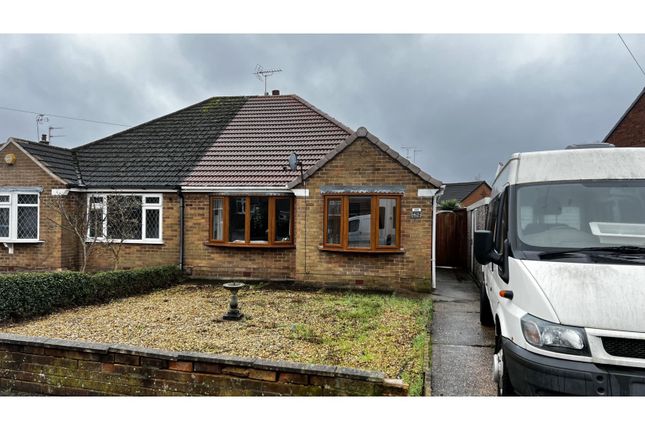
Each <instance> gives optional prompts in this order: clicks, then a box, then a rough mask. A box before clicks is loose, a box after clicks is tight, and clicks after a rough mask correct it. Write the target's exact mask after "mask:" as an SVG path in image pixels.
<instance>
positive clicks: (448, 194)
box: [439, 181, 488, 202]
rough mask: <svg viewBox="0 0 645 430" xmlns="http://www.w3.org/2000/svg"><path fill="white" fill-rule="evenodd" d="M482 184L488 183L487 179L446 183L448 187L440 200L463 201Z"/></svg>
mask: <svg viewBox="0 0 645 430" xmlns="http://www.w3.org/2000/svg"><path fill="white" fill-rule="evenodd" d="M481 184H486V185H488V184H487V183H486V181H474V182H455V183H452V184H445V185H446V188H445V189H444V192H443V194H442V195H441V197H440V198H439V201H440V202H442V201H446V200H457V201H458V202H461V201H462V200H463V199H465V198H466V197H468V196H469V195H470V194H471V193H472V192H473V191H475V190H476V189H477V187H479V186H480V185H481Z"/></svg>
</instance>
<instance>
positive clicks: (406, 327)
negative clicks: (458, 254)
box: [0, 284, 430, 391]
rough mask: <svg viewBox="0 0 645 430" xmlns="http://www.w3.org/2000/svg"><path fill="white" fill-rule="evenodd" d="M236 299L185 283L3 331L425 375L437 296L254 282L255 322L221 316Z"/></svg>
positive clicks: (248, 308)
mask: <svg viewBox="0 0 645 430" xmlns="http://www.w3.org/2000/svg"><path fill="white" fill-rule="evenodd" d="M229 297H230V295H229V293H228V292H227V291H225V290H223V289H222V288H221V287H219V286H216V285H208V284H183V285H179V286H176V287H173V288H170V289H167V290H163V291H158V292H155V293H151V294H147V295H144V296H136V297H129V298H125V299H121V300H116V301H114V302H111V303H108V304H104V305H98V306H87V307H81V308H76V309H72V310H67V311H61V312H59V313H56V314H52V315H48V316H45V317H42V318H38V319H33V320H30V321H25V322H21V323H12V324H4V325H0V330H1V331H4V332H10V333H19V334H24V335H32V336H46V337H54V338H64V339H76V340H86V341H93V342H106V343H125V344H130V345H140V346H146V347H150V348H158V349H169V350H179V351H202V352H209V353H217V354H231V355H237V356H244V357H259V358H266V359H277V360H289V361H298V362H307V363H319V364H330V365H339V366H347V367H355V368H361V369H369V370H379V371H382V372H385V373H386V374H387V375H388V377H393V378H397V377H398V378H403V379H404V380H406V382H408V383H410V384H411V391H414V390H415V389H416V388H414V389H413V387H412V386H413V385H414V386H415V387H416V385H417V384H418V382H419V379H420V378H421V376H422V369H423V348H424V345H426V342H427V338H426V336H427V333H426V329H425V328H426V323H427V320H428V317H429V312H430V301H429V299H420V298H404V297H399V296H395V295H379V294H356V293H347V292H322V291H317V292H311V291H293V290H275V289H268V288H262V287H261V286H255V287H250V288H246V289H243V290H241V291H240V293H239V301H240V307H241V310H242V312H243V313H244V314H245V316H246V318H245V319H244V320H243V321H240V322H231V321H222V319H221V317H222V315H223V314H224V313H225V312H226V309H227V306H228V301H229Z"/></svg>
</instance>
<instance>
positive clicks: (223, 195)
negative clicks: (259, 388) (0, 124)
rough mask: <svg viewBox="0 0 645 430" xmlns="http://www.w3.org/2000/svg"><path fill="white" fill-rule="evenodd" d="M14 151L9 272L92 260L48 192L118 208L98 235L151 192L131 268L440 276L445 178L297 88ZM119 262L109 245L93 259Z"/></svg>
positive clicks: (1, 149)
mask: <svg viewBox="0 0 645 430" xmlns="http://www.w3.org/2000/svg"><path fill="white" fill-rule="evenodd" d="M293 153H295V154H296V155H297V158H298V161H299V163H301V164H299V165H296V166H295V167H296V169H295V170H292V169H291V168H290V166H289V157H290V155H292V154H293ZM0 156H1V158H0V160H1V161H0V243H2V244H3V245H4V246H2V247H1V248H0V270H2V271H15V270H60V269H76V268H78V267H79V255H80V249H79V248H81V246H79V241H78V240H76V239H75V238H74V236H73V235H72V234H71V233H70V232H69V231H68V230H66V229H64V228H61V227H60V225H59V224H58V223H56V222H52V220H54V221H62V219H61V217H62V215H61V213H60V212H54V211H53V209H52V207H53V205H50V204H47V203H48V202H49V201H50V200H52V199H54V198H63V199H65V198H69V204H70V205H71V204H72V202H77V203H75V204H79V203H78V202H79V201H80V202H83V204H84V205H85V206H86V207H85V210H86V211H87V214H88V217H92V216H95V215H96V214H98V215H99V216H100V214H104V215H105V218H107V220H106V221H105V222H103V223H101V224H100V225H94V226H93V227H92V228H88V231H87V240H95V239H94V238H96V239H101V238H106V237H108V236H110V232H109V229H110V228H111V227H110V216H111V214H112V213H115V211H116V209H118V207H114V206H115V205H118V204H119V202H123V201H125V200H124V199H123V198H121V199H119V198H113V197H114V196H118V195H123V196H130V197H127V198H129V199H135V200H136V201H137V202H138V203H139V206H138V208H137V209H135V210H134V213H133V214H131V215H133V216H134V218H135V219H136V222H135V224H136V229H135V231H134V232H132V233H131V234H130V235H129V236H128V237H127V240H124V241H123V249H122V251H121V257H120V258H121V261H122V262H123V263H122V267H124V268H130V267H141V266H151V265H161V264H178V265H180V266H181V267H182V268H183V269H184V270H185V271H186V272H187V273H189V274H192V276H195V277H208V278H226V279H233V278H235V279H280V280H285V279H288V280H298V281H302V282H321V283H349V284H359V285H366V286H367V285H370V284H388V285H392V286H399V287H404V288H427V287H428V286H429V285H430V281H431V279H432V243H433V240H432V237H433V231H432V228H433V204H434V203H435V197H434V196H435V194H436V192H437V190H438V189H439V188H440V186H441V182H439V181H438V180H436V179H434V178H432V177H431V176H430V175H428V174H426V173H424V172H423V171H421V170H420V169H419V168H418V167H416V166H414V165H413V164H411V163H410V162H409V161H408V160H407V159H405V158H404V157H401V156H400V155H399V154H397V153H396V152H395V151H394V150H392V149H391V148H389V147H388V146H387V145H385V144H384V143H383V142H381V141H380V140H379V139H378V138H376V137H375V136H373V135H372V134H370V133H369V132H368V131H367V130H366V129H365V128H363V127H361V128H359V129H358V130H356V131H353V130H351V129H350V128H349V127H347V126H345V125H343V124H342V123H340V122H339V121H337V120H335V119H334V118H331V117H330V116H328V115H327V114H325V113H323V112H321V111H320V110H318V109H317V108H315V107H314V106H312V105H311V104H309V103H307V102H306V101H304V100H303V99H301V98H300V97H298V96H295V95H270V96H248V97H214V98H210V99H207V100H205V101H202V102H200V103H197V104H195V105H192V106H189V107H187V108H184V109H181V110H179V111H177V112H174V113H171V114H169V115H166V116H163V117H160V118H157V119H154V120H152V121H149V122H146V123H144V124H141V125H138V126H136V127H133V128H130V129H128V130H125V131H123V132H120V133H117V134H114V135H112V136H109V137H106V138H103V139H100V140H97V141H95V142H92V143H89V144H86V145H82V146H79V147H76V148H73V149H67V148H60V147H55V146H52V145H49V144H48V143H47V142H31V141H27V140H23V139H17V138H9V139H8V141H7V142H6V143H5V144H3V145H2V146H0ZM292 161H294V160H292ZM79 195H81V196H82V199H78V198H76V199H72V198H71V196H76V197H78V196H79ZM54 196H58V197H54ZM60 196H63V197H60ZM111 206H112V207H111ZM112 264H113V263H112V262H111V261H110V256H109V254H108V253H107V251H106V250H105V249H104V248H103V247H102V246H101V245H99V246H98V247H97V248H96V250H95V252H93V253H92V255H91V256H90V258H89V260H88V265H87V269H88V270H93V271H94V270H102V269H109V268H111V267H112Z"/></svg>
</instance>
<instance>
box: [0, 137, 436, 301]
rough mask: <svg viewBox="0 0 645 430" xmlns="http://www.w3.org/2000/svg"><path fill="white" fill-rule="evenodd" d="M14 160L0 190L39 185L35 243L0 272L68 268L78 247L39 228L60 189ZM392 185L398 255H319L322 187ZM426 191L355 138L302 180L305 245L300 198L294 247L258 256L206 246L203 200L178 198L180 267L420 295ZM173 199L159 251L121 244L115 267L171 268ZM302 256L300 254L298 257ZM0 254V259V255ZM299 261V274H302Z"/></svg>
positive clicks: (107, 265)
mask: <svg viewBox="0 0 645 430" xmlns="http://www.w3.org/2000/svg"><path fill="white" fill-rule="evenodd" d="M7 152H13V153H15V154H16V157H17V161H16V163H15V164H14V165H13V166H8V165H6V164H4V163H3V164H2V165H1V167H0V186H2V185H13V186H17V185H19V186H41V187H43V188H44V189H43V192H42V193H41V205H40V211H41V212H40V226H41V235H40V236H41V237H40V238H41V240H43V241H44V243H41V244H17V245H16V246H15V254H14V255H9V254H8V253H7V252H6V250H2V249H0V270H60V269H76V268H77V267H78V264H79V261H80V258H79V256H80V251H81V250H80V247H79V246H77V242H76V238H75V237H74V236H73V235H72V234H71V233H67V232H66V231H63V230H62V229H60V227H57V226H53V225H51V223H49V222H47V218H49V217H57V216H60V215H59V214H57V213H53V212H52V209H49V208H48V207H47V200H48V199H51V198H52V197H51V189H52V188H62V187H64V185H63V184H61V183H60V182H59V181H57V180H56V179H54V178H53V177H51V176H50V175H49V174H47V172H45V171H44V170H43V169H42V168H41V167H40V166H38V165H37V164H36V163H34V162H33V161H32V160H31V159H30V158H29V157H28V156H26V155H25V154H24V153H23V152H22V151H21V150H20V149H18V148H17V147H15V146H14V145H13V144H9V145H8V146H7V148H5V149H4V150H3V151H2V154H0V155H1V156H2V158H4V154H5V153H7ZM375 184H380V185H388V184H389V185H399V186H403V187H404V189H405V194H404V195H403V196H402V199H401V247H402V248H403V249H404V252H403V253H397V254H367V253H344V252H330V251H322V250H320V249H319V246H320V245H321V244H322V240H323V231H322V230H323V215H324V214H323V210H324V198H323V195H322V194H321V193H320V189H321V187H322V186H324V185H345V186H356V185H375ZM432 187H433V186H432V185H431V184H429V183H427V182H425V181H423V180H422V179H421V178H419V177H418V176H417V175H415V174H413V173H412V172H410V171H409V170H408V169H407V168H405V167H404V166H402V165H401V164H399V163H398V162H397V161H395V160H394V159H392V158H391V157H390V156H389V155H387V154H385V153H384V152H383V151H381V150H380V149H379V148H378V147H376V146H375V145H373V144H372V143H370V142H369V141H368V140H367V139H365V138H359V139H358V140H357V141H355V142H354V143H353V144H351V145H349V146H348V147H347V148H346V149H345V150H343V151H342V152H341V153H339V154H338V155H336V157H335V158H333V159H332V160H331V161H329V162H328V163H327V164H326V165H324V166H323V167H322V168H321V169H320V170H318V171H317V172H316V173H315V174H314V175H313V176H311V177H310V178H309V179H308V180H307V181H306V188H307V189H309V193H310V194H309V197H308V199H307V205H308V207H307V225H306V230H307V240H306V245H305V214H304V203H305V199H304V198H302V197H299V198H295V199H294V223H295V229H294V243H295V248H287V249H266V248H265V249H263V248H236V247H214V246H208V245H206V244H205V242H206V241H207V240H208V234H209V225H208V223H209V209H210V208H209V194H208V193H185V194H184V196H185V213H184V215H185V216H184V220H185V244H184V246H185V248H184V251H185V253H184V262H185V267H186V268H187V269H188V270H189V272H190V273H192V275H193V277H196V278H220V279H258V280H259V279H267V280H268V279H272V280H285V279H294V280H297V281H301V282H312V283H328V284H351V285H354V284H362V285H365V286H369V285H387V286H391V287H401V288H412V289H423V288H427V287H428V286H429V285H430V280H431V257H432V255H431V250H432V199H431V198H419V197H418V196H417V191H418V190H419V189H421V188H432ZM412 208H421V210H422V216H421V218H420V219H412V218H411V210H412ZM179 210H180V208H179V197H178V195H177V194H176V193H174V192H171V193H164V195H163V244H124V245H123V248H122V251H121V257H120V268H122V269H127V268H136V267H145V266H154V265H164V264H178V262H179ZM305 249H306V252H305ZM3 251H4V252H3ZM305 254H306V266H307V267H306V270H305ZM113 265H114V260H113V257H112V256H111V253H110V251H109V250H107V249H105V248H104V247H102V246H101V245H97V246H96V247H95V249H94V251H93V254H92V255H91V257H90V258H89V260H88V266H87V270H88V271H98V270H111V269H112V268H113Z"/></svg>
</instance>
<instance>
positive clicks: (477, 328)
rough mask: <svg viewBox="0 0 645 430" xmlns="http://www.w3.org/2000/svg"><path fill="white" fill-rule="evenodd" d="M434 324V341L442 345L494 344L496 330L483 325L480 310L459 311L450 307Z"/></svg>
mask: <svg viewBox="0 0 645 430" xmlns="http://www.w3.org/2000/svg"><path fill="white" fill-rule="evenodd" d="M442 313H443V315H442V316H441V318H436V319H435V320H434V321H433V324H432V343H433V344H441V345H464V346H491V347H492V346H494V345H495V330H493V329H491V328H489V327H482V325H481V324H480V323H479V312H477V313H474V312H459V311H457V310H454V309H450V307H449V306H448V307H446V310H445V311H444V312H442Z"/></svg>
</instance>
